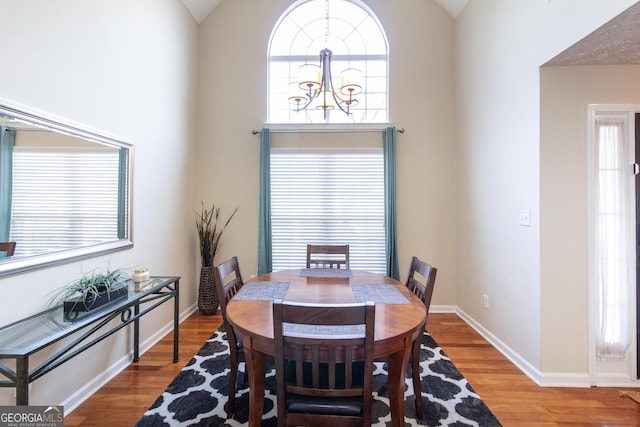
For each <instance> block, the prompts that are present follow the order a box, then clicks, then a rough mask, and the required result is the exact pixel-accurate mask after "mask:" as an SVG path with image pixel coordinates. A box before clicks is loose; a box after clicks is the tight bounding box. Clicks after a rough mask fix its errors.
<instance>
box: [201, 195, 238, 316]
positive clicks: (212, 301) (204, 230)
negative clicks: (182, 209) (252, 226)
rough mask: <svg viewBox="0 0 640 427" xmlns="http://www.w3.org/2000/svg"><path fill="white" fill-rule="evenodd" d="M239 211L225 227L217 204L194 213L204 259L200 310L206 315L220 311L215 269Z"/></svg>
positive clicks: (228, 220) (233, 213)
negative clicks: (214, 276) (220, 249)
mask: <svg viewBox="0 0 640 427" xmlns="http://www.w3.org/2000/svg"><path fill="white" fill-rule="evenodd" d="M237 211H238V208H236V209H235V210H234V211H233V212H232V213H231V215H229V218H227V220H226V221H225V222H224V224H223V225H219V224H218V220H219V219H220V208H216V207H215V204H211V209H209V208H207V207H205V205H204V202H202V207H201V209H200V212H197V211H194V212H195V214H196V229H197V231H198V237H199V239H200V256H201V258H202V265H201V267H200V287H199V289H198V310H200V313H202V314H205V315H211V314H215V313H216V311H217V310H218V306H219V302H218V301H219V300H218V295H217V293H216V285H215V282H214V279H213V267H214V265H215V264H214V262H215V258H216V253H217V252H218V247H219V246H220V239H221V238H222V233H223V232H224V230H226V229H227V226H228V225H229V223H230V222H231V219H232V218H233V216H234V215H235V214H236V212H237Z"/></svg>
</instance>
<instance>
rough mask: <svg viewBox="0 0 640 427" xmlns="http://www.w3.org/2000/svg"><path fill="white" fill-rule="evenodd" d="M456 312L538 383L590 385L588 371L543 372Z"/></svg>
mask: <svg viewBox="0 0 640 427" xmlns="http://www.w3.org/2000/svg"><path fill="white" fill-rule="evenodd" d="M456 313H457V314H458V316H460V317H461V318H462V320H464V321H465V322H466V323H467V324H468V325H469V326H471V327H472V328H473V329H475V331H476V332H478V333H479V334H480V335H481V336H482V337H483V338H484V339H486V340H487V341H488V342H489V343H490V344H491V345H492V346H493V347H495V349H496V350H498V351H499V352H500V353H502V355H503V356H504V357H506V358H507V359H509V361H511V363H513V364H514V365H515V366H516V367H517V368H518V369H520V371H522V373H523V374H525V375H526V376H527V377H529V378H530V379H531V380H532V381H533V382H534V383H536V384H537V385H539V386H541V387H580V388H582V387H590V384H589V375H588V374H587V373H575V372H552V373H549V372H546V373H545V372H541V371H540V370H539V369H538V368H536V367H535V366H533V365H532V364H531V363H529V362H528V361H527V360H526V359H524V358H523V357H522V356H520V355H519V354H518V353H517V352H516V351H514V350H513V349H512V348H511V347H509V346H508V345H506V344H505V343H504V342H502V341H501V340H500V339H498V337H496V336H495V335H493V334H492V333H491V332H489V331H488V330H487V329H486V328H485V327H484V326H482V325H481V324H480V323H478V322H477V321H476V320H475V319H474V318H473V317H471V316H469V315H468V314H467V313H465V312H464V311H463V310H461V309H460V308H457V311H456Z"/></svg>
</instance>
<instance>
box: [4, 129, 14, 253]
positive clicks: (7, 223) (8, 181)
mask: <svg viewBox="0 0 640 427" xmlns="http://www.w3.org/2000/svg"><path fill="white" fill-rule="evenodd" d="M15 139H16V131H15V130H13V129H9V128H8V127H6V126H0V241H2V242H8V241H9V239H10V237H11V236H10V231H11V193H12V191H13V186H12V176H13V172H12V171H13V145H14V142H15Z"/></svg>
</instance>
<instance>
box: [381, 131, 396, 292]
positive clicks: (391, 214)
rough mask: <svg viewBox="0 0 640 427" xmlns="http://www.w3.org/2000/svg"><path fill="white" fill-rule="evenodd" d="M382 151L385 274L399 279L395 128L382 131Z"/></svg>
mask: <svg viewBox="0 0 640 427" xmlns="http://www.w3.org/2000/svg"><path fill="white" fill-rule="evenodd" d="M383 136H384V138H383V139H384V142H383V152H384V229H385V251H386V256H387V276H389V277H393V278H394V279H396V280H400V269H399V268H398V236H397V212H396V128H395V127H393V126H388V127H387V128H386V129H385V130H384V133H383Z"/></svg>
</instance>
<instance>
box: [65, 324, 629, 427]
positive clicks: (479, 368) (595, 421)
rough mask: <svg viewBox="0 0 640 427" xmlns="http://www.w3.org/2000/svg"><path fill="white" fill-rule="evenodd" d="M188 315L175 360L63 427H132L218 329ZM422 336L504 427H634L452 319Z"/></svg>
mask: <svg viewBox="0 0 640 427" xmlns="http://www.w3.org/2000/svg"><path fill="white" fill-rule="evenodd" d="M221 323H222V319H221V317H220V315H214V316H203V315H200V314H199V313H195V314H193V315H192V316H190V317H189V318H188V319H186V320H185V321H184V322H182V324H181V325H180V360H179V362H178V363H172V361H171V359H172V358H171V354H172V351H173V335H172V334H169V335H167V336H166V337H165V338H163V339H162V341H161V342H159V343H158V344H156V345H155V346H154V347H153V348H151V349H149V350H148V351H147V352H146V353H144V354H143V355H142V356H141V357H140V360H139V361H138V362H137V363H134V364H132V365H131V366H129V367H128V368H127V369H125V370H124V371H122V372H121V373H120V374H119V375H117V376H116V377H115V378H113V379H112V380H111V381H110V382H109V383H108V384H106V385H105V386H104V387H102V388H101V389H100V390H99V391H98V392H96V393H95V394H94V395H92V396H91V397H90V398H89V399H88V400H87V401H85V402H84V403H83V404H82V405H80V406H79V407H78V408H76V409H75V410H74V411H73V412H71V413H70V414H68V415H67V417H65V426H66V427H74V426H83V427H87V426H94V427H95V426H98V427H101V426H116V427H120V426H123V427H124V426H133V425H134V424H135V423H136V421H138V420H139V419H140V417H142V415H143V414H144V412H145V411H146V410H147V408H148V407H149V406H150V405H151V404H152V403H153V402H154V401H155V399H156V398H157V397H158V396H159V395H160V393H162V391H163V390H164V389H165V387H166V386H167V385H168V384H169V383H170V382H171V380H173V378H174V377H175V376H176V375H177V374H178V373H179V372H180V370H181V369H182V367H184V365H186V363H187V362H189V360H190V359H191V357H192V356H193V354H194V353H195V352H196V351H198V350H199V349H200V347H202V345H203V344H204V342H205V341H206V340H207V338H209V337H210V336H211V334H212V333H213V331H215V330H216V329H217V328H218V327H219V326H220V324H221ZM427 329H428V330H429V332H430V333H431V335H432V336H433V338H434V339H435V340H436V341H437V342H438V344H439V345H440V346H441V347H442V348H443V350H444V351H445V353H447V355H448V356H449V357H450V358H451V359H452V360H453V362H454V364H455V365H456V367H457V368H458V369H459V370H460V372H462V374H463V375H464V376H465V377H466V378H467V380H468V381H469V383H470V384H471V386H472V387H473V388H474V389H475V390H476V392H477V393H478V394H479V395H480V397H482V399H483V400H484V401H485V403H486V404H487V406H489V408H490V409H491V410H492V411H493V413H494V414H495V415H496V417H498V419H499V420H500V422H501V423H502V424H503V425H504V426H518V427H558V426H563V427H567V426H576V427H577V426H580V427H605V426H606V427H614V426H640V405H639V404H637V403H635V402H634V401H633V400H631V399H629V398H622V397H620V396H619V395H618V391H619V389H617V388H558V387H538V386H537V385H536V384H535V383H534V382H533V381H531V380H530V379H529V378H528V377H527V376H526V375H524V374H523V373H522V372H520V370H518V369H517V368H516V367H515V366H514V365H513V364H512V363H511V362H510V361H509V360H508V359H506V358H505V357H504V356H503V355H502V354H500V352H498V351H497V350H496V349H494V348H493V347H492V346H491V345H490V344H489V343H488V342H487V341H485V340H484V339H483V338H482V337H481V336H480V335H478V333H477V332H476V331H474V330H473V329H472V328H471V327H470V326H469V325H467V324H466V323H465V322H464V321H463V320H462V319H460V318H459V317H458V316H457V315H455V314H440V313H432V314H430V315H429V321H428V323H427Z"/></svg>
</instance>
